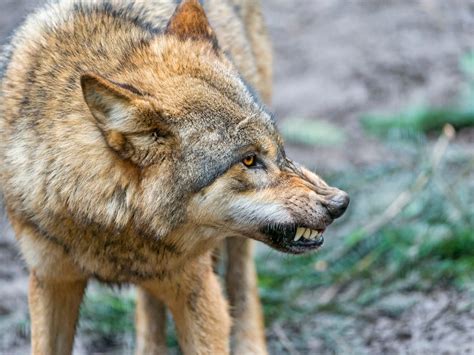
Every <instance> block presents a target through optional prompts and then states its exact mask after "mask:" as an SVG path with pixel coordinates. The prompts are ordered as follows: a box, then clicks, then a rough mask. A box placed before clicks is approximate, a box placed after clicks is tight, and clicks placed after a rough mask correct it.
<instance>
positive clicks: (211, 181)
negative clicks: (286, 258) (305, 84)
mask: <svg viewBox="0 0 474 355" xmlns="http://www.w3.org/2000/svg"><path fill="white" fill-rule="evenodd" d="M271 61H272V60H271V48H270V44H269V39H268V35H267V32H266V29H265V26H264V22H263V18H262V11H261V6H260V3H259V1H254V0H206V1H202V2H199V1H197V0H183V1H181V2H176V1H174V0H135V1H127V0H108V1H105V0H57V1H54V2H51V3H49V4H47V5H45V6H44V7H43V8H42V9H40V10H38V11H37V12H35V13H34V14H32V15H31V16H29V17H28V18H27V20H26V21H25V23H24V24H23V25H22V26H21V27H20V28H19V29H18V30H17V31H16V33H15V34H14V36H13V37H12V40H11V43H10V44H9V46H8V50H7V51H6V54H5V55H4V58H3V59H2V62H3V63H4V65H3V67H4V70H3V72H2V73H1V84H0V85H1V86H0V186H1V193H2V194H3V198H4V204H5V208H6V211H7V215H8V217H9V220H10V221H11V224H12V226H13V229H14V231H15V235H16V237H17V240H18V244H19V248H20V250H21V253H22V256H23V258H24V260H25V262H26V264H27V266H28V269H29V272H30V281H29V309H30V315H31V334H32V352H33V353H34V354H69V353H71V351H72V346H73V340H74V333H75V327H76V323H77V320H78V310H79V307H80V304H81V300H82V298H83V294H84V291H85V289H86V286H87V283H88V280H90V279H98V280H100V281H103V282H105V283H111V284H117V283H118V284H121V283H130V284H134V285H136V286H137V288H138V292H137V294H138V300H137V311H136V312H137V316H136V318H137V325H136V326H137V350H136V351H137V353H138V354H152V353H165V352H166V346H165V339H164V327H163V325H164V322H165V318H164V317H165V307H166V308H168V309H169V310H170V311H171V314H172V316H173V319H174V322H175V325H176V328H177V334H178V338H179V344H180V347H181V349H182V351H183V352H184V353H185V354H227V353H229V352H230V349H231V343H232V348H233V351H234V352H235V353H236V354H252V353H253V354H265V353H266V346H265V337H264V327H263V321H262V315H261V306H260V302H259V299H258V294H257V278H256V273H255V266H254V264H253V262H252V260H251V259H252V241H253V240H256V241H259V242H262V243H265V244H267V245H269V246H270V247H272V248H275V249H277V250H280V251H282V252H285V253H290V254H301V253H305V252H310V251H313V250H316V249H318V248H320V247H321V245H322V243H323V241H324V238H323V236H322V234H323V232H324V231H325V229H326V228H327V227H328V226H329V225H330V224H331V222H332V221H333V220H334V219H335V218H338V217H340V216H341V215H342V214H343V213H344V211H345V210H346V208H347V206H348V204H349V197H348V195H347V193H345V192H343V191H341V190H339V189H337V188H334V187H331V186H329V185H328V184H327V183H325V182H324V181H323V180H322V179H321V178H320V177H319V176H317V175H316V174H314V173H312V172H310V171H309V170H308V169H306V168H304V167H302V166H300V165H298V164H296V163H294V162H293V161H292V160H290V159H289V158H288V157H287V155H286V153H285V149H284V145H283V140H282V138H281V136H280V134H279V132H278V129H277V127H276V124H275V120H274V117H273V116H272V115H271V113H269V111H268V109H267V108H266V106H265V104H264V103H269V101H270V98H271V73H272V68H271ZM224 242H225V243H226V249H227V254H228V266H227V273H226V277H225V279H226V285H227V287H226V288H227V296H228V302H227V301H226V300H225V298H224V296H223V292H222V290H221V287H220V284H219V281H218V278H217V276H216V275H215V273H214V271H213V264H212V252H213V250H215V249H216V248H217V247H219V245H220V244H221V243H224ZM228 303H230V306H229V305H228ZM231 319H232V320H233V324H232V321H231Z"/></svg>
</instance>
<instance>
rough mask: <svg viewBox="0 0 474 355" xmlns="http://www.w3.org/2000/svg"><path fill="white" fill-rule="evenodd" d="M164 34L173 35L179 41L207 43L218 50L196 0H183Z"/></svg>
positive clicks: (209, 26)
mask: <svg viewBox="0 0 474 355" xmlns="http://www.w3.org/2000/svg"><path fill="white" fill-rule="evenodd" d="M165 34H170V35H175V36H176V37H178V38H179V39H181V40H186V39H193V40H201V41H202V40H204V41H209V42H210V43H211V44H212V46H213V48H214V49H217V48H218V44H217V37H216V35H215V33H214V31H213V30H212V28H211V25H210V24H209V21H208V19H207V16H206V13H205V11H204V9H203V8H202V6H201V4H200V3H199V1H198V0H183V1H182V2H181V4H180V5H178V7H177V8H176V11H175V13H174V14H173V16H172V17H171V19H170V21H169V23H168V26H167V27H166V31H165Z"/></svg>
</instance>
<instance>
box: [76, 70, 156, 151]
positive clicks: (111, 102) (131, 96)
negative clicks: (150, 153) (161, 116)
mask: <svg viewBox="0 0 474 355" xmlns="http://www.w3.org/2000/svg"><path fill="white" fill-rule="evenodd" d="M81 86H82V93H83V95H84V100H85V102H86V104H87V106H88V107H89V110H90V111H91V113H92V116H94V118H95V120H96V124H97V126H98V127H99V129H100V130H101V131H102V133H103V135H104V138H105V140H106V142H107V144H108V145H109V146H110V147H111V148H112V149H114V150H115V151H116V152H118V153H119V154H120V155H121V156H122V157H124V158H128V157H129V156H130V155H131V154H132V153H133V147H132V144H131V143H130V142H128V141H127V139H126V134H127V133H133V132H139V131H143V130H146V129H147V128H148V127H147V124H146V122H143V120H140V119H139V112H140V109H141V108H143V106H144V105H146V103H147V101H146V100H145V99H144V96H143V94H141V93H140V91H138V90H137V89H135V88H134V87H133V86H130V85H127V84H119V83H115V82H113V81H110V80H108V79H106V78H104V77H102V76H100V75H97V74H93V73H88V74H84V75H82V77H81Z"/></svg>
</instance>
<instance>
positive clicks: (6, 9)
mask: <svg viewBox="0 0 474 355" xmlns="http://www.w3.org/2000/svg"><path fill="white" fill-rule="evenodd" d="M263 2H264V9H265V10H264V12H265V16H266V18H267V22H268V25H269V28H270V33H271V36H272V38H273V43H274V52H275V66H274V68H275V69H274V71H275V91H274V101H273V107H272V109H273V110H274V111H275V113H276V115H277V117H278V118H279V119H280V120H291V119H292V118H307V119H322V120H327V121H328V122H331V123H333V124H337V125H338V127H340V129H341V130H344V131H345V132H346V135H347V136H348V140H347V141H346V143H345V144H343V145H341V146H336V147H334V146H333V147H325V148H322V147H318V146H315V147H303V146H290V147H289V149H288V150H289V154H290V155H291V156H292V157H293V158H296V159H297V160H299V161H302V162H304V163H305V164H308V165H309V166H312V167H315V166H317V167H319V169H320V171H322V172H323V174H324V173H333V172H341V171H344V170H345V169H347V168H348V167H352V168H354V167H355V168H357V167H360V166H366V165H370V164H376V163H379V162H382V161H386V160H387V159H398V158H399V157H395V156H393V154H392V153H391V152H389V151H387V150H386V148H384V146H383V145H382V144H381V143H379V142H378V141H376V140H375V139H372V138H368V137H367V136H366V135H364V134H363V132H362V129H361V127H360V125H359V120H358V118H359V117H360V115H362V114H364V113H367V112H394V111H398V110H401V109H403V108H406V107H410V106H412V105H416V104H422V103H427V104H430V105H434V106H443V105H446V104H450V103H453V102H454V100H455V99H456V97H457V96H458V94H459V91H460V90H461V89H462V85H463V77H462V74H461V72H460V70H459V59H460V57H461V56H462V55H463V54H465V53H466V52H468V51H472V50H474V0H450V1H445V0H384V1H380V0H355V1H347V0H319V1H308V0H306V1H305V0H295V1H287V0H263ZM36 3H38V1H35V0H0V42H4V41H5V39H6V38H7V36H8V35H9V33H11V31H12V29H13V28H14V26H16V25H17V24H18V23H19V22H20V21H21V19H22V18H23V17H24V16H25V14H26V13H27V11H28V10H30V9H31V8H32V7H33V6H35V4H36ZM461 136H462V137H464V138H463V139H464V141H465V143H466V144H468V145H470V144H471V143H472V137H473V133H472V131H468V132H467V133H461ZM470 147H471V148H472V145H470ZM315 297H317V295H315ZM398 297H399V298H398V300H401V302H405V303H404V306H403V307H401V308H400V309H401V311H400V314H398V315H397V316H393V315H386V314H383V312H382V313H381V312H379V311H377V312H373V313H372V314H371V313H370V310H368V315H367V316H368V317H373V321H372V322H370V323H369V324H370V326H365V327H364V328H361V329H359V330H358V331H357V332H356V333H353V332H354V329H357V327H355V326H354V324H352V325H348V326H347V329H349V330H348V333H347V334H346V335H345V336H344V338H343V339H351V341H349V342H348V343H344V341H335V342H334V344H335V345H334V346H332V347H331V346H328V344H331V342H328V341H327V337H330V336H331V329H330V328H329V329H326V328H325V327H326V326H329V325H332V324H334V317H335V316H334V315H327V314H320V315H310V316H308V319H307V322H304V324H303V323H301V324H298V325H296V326H295V325H294V324H291V323H288V322H287V323H278V322H277V323H274V324H273V325H272V326H270V327H269V329H268V335H269V340H270V348H271V350H272V353H274V354H280V353H292V354H298V353H301V354H307V353H328V354H330V353H341V354H342V353H388V354H392V353H393V354H397V353H411V354H441V353H443V354H459V353H466V354H472V353H474V313H473V310H472V303H473V300H472V295H471V296H469V295H467V294H460V293H458V292H456V291H454V290H439V291H437V292H436V293H434V294H431V295H426V294H405V295H398ZM392 301H393V300H388V301H387V302H392ZM411 301H413V302H412V303H410V302H411ZM407 302H408V303H407ZM26 320H27V273H26V271H25V268H24V265H23V263H22V260H21V258H20V256H19V254H18V251H17V248H16V246H15V242H14V238H13V236H12V233H11V230H10V228H9V227H8V225H7V223H5V222H3V223H1V222H0V353H1V354H25V353H27V352H28V348H29V345H28V343H29V339H28V335H27V334H28V332H27V321H26ZM354 322H357V321H356V320H354ZM366 324H367V323H366ZM345 326H346V325H345V324H342V323H341V327H342V328H344V327H345ZM344 329H345V328H344ZM351 332H352V333H351ZM324 339H326V340H325V341H323V340H324ZM83 343H87V339H79V340H78V344H77V353H83V352H84V350H83V348H82V347H81V344H83Z"/></svg>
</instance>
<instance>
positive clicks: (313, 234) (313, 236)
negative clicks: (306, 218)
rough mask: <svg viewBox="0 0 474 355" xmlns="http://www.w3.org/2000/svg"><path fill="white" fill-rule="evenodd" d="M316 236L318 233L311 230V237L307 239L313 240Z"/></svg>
mask: <svg viewBox="0 0 474 355" xmlns="http://www.w3.org/2000/svg"><path fill="white" fill-rule="evenodd" d="M317 235H318V231H315V230H311V235H310V237H309V239H311V240H312V239H314V238H316V236H317Z"/></svg>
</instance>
